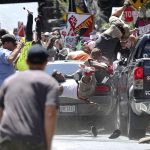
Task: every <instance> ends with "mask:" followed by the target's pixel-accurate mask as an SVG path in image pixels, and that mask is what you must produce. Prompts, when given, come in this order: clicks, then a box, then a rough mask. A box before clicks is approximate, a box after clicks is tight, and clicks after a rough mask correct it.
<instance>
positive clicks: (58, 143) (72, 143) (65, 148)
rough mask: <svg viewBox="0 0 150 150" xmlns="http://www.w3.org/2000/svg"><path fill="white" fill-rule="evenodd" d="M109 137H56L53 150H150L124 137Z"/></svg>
mask: <svg viewBox="0 0 150 150" xmlns="http://www.w3.org/2000/svg"><path fill="white" fill-rule="evenodd" d="M108 136H109V134H107V135H104V134H99V135H98V136H97V137H93V136H92V135H91V134H90V133H89V134H86V133H83V134H79V135H56V136H55V137H54V140H53V148H52V150H150V144H138V141H134V140H129V139H128V138H127V137H124V136H120V137H119V138H117V139H108Z"/></svg>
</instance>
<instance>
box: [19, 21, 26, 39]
mask: <svg viewBox="0 0 150 150" xmlns="http://www.w3.org/2000/svg"><path fill="white" fill-rule="evenodd" d="M18 36H20V37H25V29H24V25H23V22H18Z"/></svg>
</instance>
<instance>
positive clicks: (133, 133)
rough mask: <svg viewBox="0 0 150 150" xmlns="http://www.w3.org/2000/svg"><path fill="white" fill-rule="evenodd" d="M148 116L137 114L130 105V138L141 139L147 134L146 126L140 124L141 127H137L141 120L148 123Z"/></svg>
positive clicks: (128, 130) (128, 129)
mask: <svg viewBox="0 0 150 150" xmlns="http://www.w3.org/2000/svg"><path fill="white" fill-rule="evenodd" d="M146 119H147V117H144V116H137V115H136V114H135V113H134V112H133V111H132V108H131V106H129V111H128V126H127V135H128V137H129V139H139V138H142V137H144V136H145V133H146V127H145V125H144V126H143V127H141V126H140V128H136V126H139V125H140V123H141V122H145V123H147V120H148V119H147V120H146Z"/></svg>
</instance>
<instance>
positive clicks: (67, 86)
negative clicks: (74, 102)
mask: <svg viewBox="0 0 150 150" xmlns="http://www.w3.org/2000/svg"><path fill="white" fill-rule="evenodd" d="M61 85H62V86H63V93H62V95H61V97H69V98H73V99H78V97H77V87H78V84H77V82H76V81H75V80H74V79H68V80H66V82H63V83H62V84H61Z"/></svg>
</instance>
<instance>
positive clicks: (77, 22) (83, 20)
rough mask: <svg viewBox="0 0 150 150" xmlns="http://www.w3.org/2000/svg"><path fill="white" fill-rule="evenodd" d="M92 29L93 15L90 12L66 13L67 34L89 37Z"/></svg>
mask: <svg viewBox="0 0 150 150" xmlns="http://www.w3.org/2000/svg"><path fill="white" fill-rule="evenodd" d="M92 31H93V16H92V15H91V14H77V13H68V19H67V36H76V35H77V34H79V35H80V36H84V37H89V36H90V32H92Z"/></svg>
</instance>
